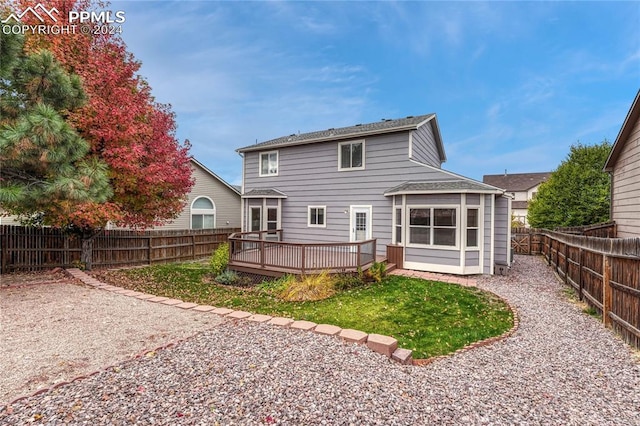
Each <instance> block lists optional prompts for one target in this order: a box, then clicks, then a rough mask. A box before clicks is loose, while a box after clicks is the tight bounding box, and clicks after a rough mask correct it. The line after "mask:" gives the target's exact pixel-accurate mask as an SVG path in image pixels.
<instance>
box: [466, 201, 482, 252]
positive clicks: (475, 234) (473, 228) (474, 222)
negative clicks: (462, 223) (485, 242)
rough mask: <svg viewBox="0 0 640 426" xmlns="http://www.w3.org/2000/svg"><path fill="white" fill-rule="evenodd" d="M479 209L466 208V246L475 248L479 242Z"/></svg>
mask: <svg viewBox="0 0 640 426" xmlns="http://www.w3.org/2000/svg"><path fill="white" fill-rule="evenodd" d="M479 220H480V210H478V209H467V247H470V248H477V247H479V246H478V243H479V241H478V240H479V231H478V229H479V227H478V223H479Z"/></svg>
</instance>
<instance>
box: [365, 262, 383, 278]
mask: <svg viewBox="0 0 640 426" xmlns="http://www.w3.org/2000/svg"><path fill="white" fill-rule="evenodd" d="M385 275H387V264H386V263H385V262H373V264H371V267H370V268H369V269H367V271H366V272H365V273H364V276H365V280H367V281H374V282H377V283H379V282H381V281H382V279H383V278H384V277H385Z"/></svg>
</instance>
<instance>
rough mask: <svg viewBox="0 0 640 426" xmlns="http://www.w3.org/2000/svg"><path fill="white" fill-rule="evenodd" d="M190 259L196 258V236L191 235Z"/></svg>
mask: <svg viewBox="0 0 640 426" xmlns="http://www.w3.org/2000/svg"><path fill="white" fill-rule="evenodd" d="M191 247H192V248H191V258H192V259H194V260H195V258H196V236H195V235H194V234H191Z"/></svg>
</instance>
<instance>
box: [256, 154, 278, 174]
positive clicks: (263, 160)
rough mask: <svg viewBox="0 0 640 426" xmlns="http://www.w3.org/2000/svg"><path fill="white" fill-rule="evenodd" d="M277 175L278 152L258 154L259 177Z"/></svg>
mask: <svg viewBox="0 0 640 426" xmlns="http://www.w3.org/2000/svg"><path fill="white" fill-rule="evenodd" d="M277 175H278V151H270V152H261V153H260V176H277Z"/></svg>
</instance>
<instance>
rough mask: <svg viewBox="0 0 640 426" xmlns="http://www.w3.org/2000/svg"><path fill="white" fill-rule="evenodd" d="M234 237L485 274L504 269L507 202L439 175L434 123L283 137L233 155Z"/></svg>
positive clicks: (495, 192) (468, 182)
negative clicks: (238, 197) (390, 252)
mask: <svg viewBox="0 0 640 426" xmlns="http://www.w3.org/2000/svg"><path fill="white" fill-rule="evenodd" d="M237 151H238V152H239V153H240V154H241V155H242V157H243V166H242V167H243V182H242V218H243V219H242V228H243V230H245V231H260V230H274V229H282V230H283V235H284V236H285V240H286V241H295V242H340V241H360V240H366V239H371V238H374V239H376V241H377V254H378V255H381V256H384V255H385V254H386V250H387V247H388V246H393V247H400V248H401V249H402V264H403V267H404V268H407V269H415V270H423V271H432V272H443V273H453V274H479V273H485V274H492V273H493V271H494V265H495V264H501V265H508V264H509V263H510V229H511V228H510V216H511V198H510V196H509V195H507V194H505V192H504V190H501V189H499V188H496V187H494V186H491V185H487V184H484V183H481V182H478V181H475V180H472V179H469V178H466V177H464V176H460V175H458V174H455V173H452V172H448V171H446V170H443V169H442V168H441V165H442V163H443V162H444V161H445V160H446V156H445V152H444V146H443V144H442V139H441V136H440V130H439V127H438V122H437V119H436V116H435V114H428V115H421V116H415V117H406V118H401V119H397V120H383V121H380V122H376V123H370V124H358V125H355V126H350V127H343V128H331V129H327V130H322V131H317V132H310V133H304V134H292V135H290V136H283V137H280V138H277V139H273V140H269V141H266V142H262V143H258V144H255V145H250V146H246V147H244V148H240V149H238V150H237Z"/></svg>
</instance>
